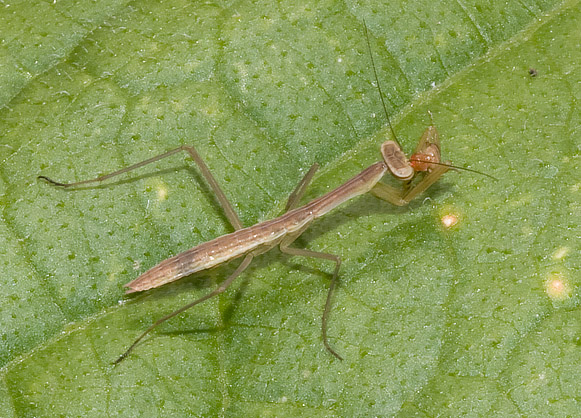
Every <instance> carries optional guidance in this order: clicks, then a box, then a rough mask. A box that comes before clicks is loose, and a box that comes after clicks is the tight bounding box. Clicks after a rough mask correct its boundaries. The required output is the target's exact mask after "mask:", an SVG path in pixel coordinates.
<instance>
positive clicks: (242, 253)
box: [39, 28, 472, 363]
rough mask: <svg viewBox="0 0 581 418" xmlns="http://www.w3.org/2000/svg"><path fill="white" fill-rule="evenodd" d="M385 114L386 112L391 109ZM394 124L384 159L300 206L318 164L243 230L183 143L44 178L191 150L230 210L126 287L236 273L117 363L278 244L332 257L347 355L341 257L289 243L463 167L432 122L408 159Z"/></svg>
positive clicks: (401, 201) (405, 197)
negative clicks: (347, 211) (318, 224)
mask: <svg viewBox="0 0 581 418" xmlns="http://www.w3.org/2000/svg"><path fill="white" fill-rule="evenodd" d="M365 32H366V35H367V28H365ZM367 42H368V47H369V52H370V54H371V47H370V46H369V38H368V37H367ZM371 60H372V64H373V71H374V74H375V79H376V81H377V83H378V84H377V86H378V89H379V94H380V96H381V100H382V102H383V95H382V93H381V89H380V87H379V82H378V78H377V73H376V71H375V64H374V63H373V56H372V55H371ZM383 106H384V109H385V103H383ZM385 113H386V116H387V110H386V111H385ZM388 123H389V117H388ZM389 126H390V129H391V131H392V134H393V136H394V140H388V141H385V142H384V143H383V144H382V145H381V153H382V155H383V161H379V162H377V163H375V164H372V165H371V166H369V167H368V168H366V169H365V170H363V171H362V172H361V173H359V174H357V175H356V176H354V177H353V178H351V179H350V180H348V181H347V182H346V183H344V184H343V185H341V186H339V187H337V188H336V189H334V190H333V191H331V192H329V193H327V194H325V195H323V196H321V197H319V198H317V199H315V200H313V201H311V202H309V203H307V204H306V205H304V206H301V207H298V204H299V201H300V199H301V197H302V196H303V194H304V192H305V190H306V188H307V186H308V184H309V183H310V181H311V180H312V178H313V176H314V174H315V172H316V170H317V169H318V165H317V164H316V163H315V164H313V166H312V167H311V168H310V170H309V171H308V172H307V174H306V175H305V176H304V178H303V179H302V180H301V181H300V182H299V184H298V185H297V187H296V188H295V190H294V191H293V193H292V194H291V195H290V197H289V199H288V202H287V205H286V208H285V213H284V214H283V215H281V216H279V217H277V218H275V219H272V220H269V221H265V222H262V223H259V224H257V225H254V226H251V227H248V228H243V226H242V222H241V221H240V219H239V217H238V215H237V214H236V212H235V211H234V209H233V207H232V205H231V204H230V202H229V201H228V199H227V198H226V195H225V194H224V192H223V191H222V189H221V188H220V186H219V184H218V182H217V181H216V179H215V178H214V176H213V175H212V173H211V172H210V170H209V169H208V167H207V166H206V164H205V163H204V161H203V160H202V158H201V157H200V155H199V154H198V153H197V151H196V150H195V148H194V147H192V146H186V145H183V146H181V147H179V148H175V149H173V150H170V151H167V152H165V153H163V154H160V155H158V156H155V157H153V158H150V159H148V160H145V161H142V162H140V163H137V164H134V165H132V166H129V167H125V168H123V169H121V170H118V171H115V172H113V173H110V174H107V175H104V176H101V177H98V178H94V179H90V180H84V181H79V182H75V183H59V182H56V181H54V180H52V179H50V178H48V177H46V176H39V178H42V179H44V180H46V181H47V182H49V183H51V184H53V185H55V186H60V187H63V188H69V187H76V186H81V185H85V184H89V183H97V182H102V181H104V180H107V179H110V178H113V177H116V176H118V175H120V174H124V173H127V172H129V171H132V170H135V169H137V168H140V167H143V166H145V165H148V164H151V163H153V162H156V161H159V160H161V159H163V158H166V157H169V156H171V155H174V154H177V153H179V152H182V151H184V152H187V153H188V154H189V155H190V156H191V157H192V158H193V160H194V161H195V163H196V164H197V166H198V168H199V169H200V171H201V173H202V175H203V176H204V178H205V179H206V181H207V182H208V183H209V185H210V187H211V188H212V190H213V192H214V193H215V194H216V197H217V199H218V201H219V202H220V205H221V206H222V208H223V209H224V211H225V213H226V217H227V218H228V220H229V222H230V223H231V224H232V226H233V228H234V229H235V231H234V232H232V233H230V234H227V235H224V236H221V237H218V238H216V239H213V240H211V241H208V242H205V243H202V244H200V245H197V246H196V247H193V248H191V249H189V250H187V251H185V252H183V253H181V254H178V255H176V256H174V257H171V258H168V259H167V260H164V261H162V262H161V263H159V264H158V265H157V266H155V267H153V268H151V269H150V270H148V271H146V272H145V273H143V274H142V275H140V276H139V277H138V278H136V279H135V280H133V281H132V282H130V283H128V284H126V285H125V287H127V288H128V289H129V290H127V293H133V292H140V291H144V290H148V289H153V288H156V287H159V286H162V285H164V284H166V283H170V282H173V281H176V280H179V279H180V278H182V277H185V276H188V275H190V274H192V273H195V272H198V271H202V270H206V269H209V268H212V267H215V266H217V265H219V264H222V263H224V262H227V261H230V260H233V259H235V258H239V257H244V258H243V260H242V262H241V263H240V264H239V265H238V267H237V268H236V269H235V271H234V272H233V273H232V274H231V275H230V276H229V277H228V278H227V279H226V280H224V282H222V284H221V285H220V286H219V287H218V288H216V289H215V290H214V291H212V292H210V293H209V294H207V295H205V296H203V297H201V298H199V299H197V300H195V301H193V302H191V303H189V304H188V305H186V306H183V307H182V308H180V309H178V310H176V311H174V312H172V313H170V314H168V315H166V316H165V317H163V318H161V319H159V320H157V321H156V322H155V323H153V324H152V325H151V326H150V327H149V328H147V329H146V330H145V331H144V332H143V333H142V334H141V335H140V336H139V337H138V338H137V339H136V340H135V341H134V343H133V344H132V345H131V346H130V347H129V348H128V349H127V350H126V351H125V353H123V354H122V355H121V356H120V357H119V358H118V359H117V360H116V361H115V363H119V362H120V361H122V360H123V359H124V358H125V357H127V355H128V354H129V353H131V351H132V350H133V349H134V348H135V346H136V345H137V344H138V343H139V342H140V341H141V340H142V339H143V337H145V336H146V335H147V334H149V332H151V331H152V330H153V329H154V328H156V327H157V326H158V325H160V324H161V323H163V322H165V321H167V320H168V319H170V318H173V317H174V316H176V315H178V314H180V313H182V312H184V311H185V310H187V309H189V308H191V307H193V306H195V305H197V304H199V303H201V302H204V301H205V300H208V299H210V298H212V297H214V296H217V295H219V294H220V293H222V292H224V291H225V290H226V289H227V288H228V287H229V286H230V285H231V284H232V282H233V281H234V280H235V279H236V278H237V277H238V276H239V275H240V274H241V273H242V272H243V271H244V270H245V269H246V268H247V267H248V266H249V265H250V263H251V261H252V259H253V258H254V257H256V256H257V255H259V254H262V253H264V252H266V251H269V250H270V249H272V248H273V247H275V246H278V247H279V248H280V250H281V252H283V253H286V254H289V255H293V256H303V257H314V258H319V259H324V260H329V261H332V262H334V263H335V270H334V272H333V276H332V279H331V283H330V286H329V291H328V293H327V299H326V302H325V307H324V311H323V316H322V337H323V343H324V345H325V347H326V349H327V350H328V351H329V352H330V353H331V354H333V355H334V356H335V357H336V358H338V359H342V357H341V356H340V355H339V354H338V353H337V352H336V351H335V350H334V349H333V348H332V347H331V345H330V344H329V341H328V338H327V320H328V317H329V312H330V307H331V297H332V294H333V291H334V289H335V287H336V284H337V277H338V273H339V267H340V265H341V259H340V258H339V257H338V256H336V255H334V254H328V253H322V252H317V251H312V250H307V249H299V248H293V247H290V245H291V244H292V243H293V242H294V241H295V240H296V239H297V238H298V237H299V236H300V235H301V234H302V233H303V232H304V231H305V229H307V228H308V226H309V225H310V224H311V222H312V221H314V220H315V219H317V218H319V217H321V216H323V215H324V214H326V213H327V212H329V211H330V210H332V209H333V208H335V207H337V206H338V205H340V204H342V203H344V202H346V201H347V200H349V199H351V198H353V197H355V196H358V195H361V194H363V193H366V192H369V191H370V192H371V193H373V194H374V195H375V196H377V197H378V198H380V199H383V200H385V201H387V202H389V203H392V204H394V205H398V206H402V205H406V204H408V203H409V202H410V201H411V200H412V199H414V198H415V197H416V196H418V195H419V194H420V193H422V192H423V191H424V190H426V189H427V188H428V187H430V186H431V185H432V184H433V183H434V182H436V181H437V180H438V179H439V178H440V177H441V176H442V175H443V174H444V173H446V172H447V171H448V170H450V169H451V168H458V167H453V166H451V165H449V163H442V162H441V159H440V142H439V137H438V132H437V130H436V128H435V126H434V125H433V124H432V125H431V126H430V127H428V129H426V131H425V132H424V134H423V135H422V137H421V139H420V141H419V143H418V145H417V147H416V150H415V152H414V154H413V155H412V157H411V158H410V159H408V158H407V157H406V155H405V154H404V152H403V151H402V149H401V147H400V145H399V144H398V143H397V141H396V140H395V134H394V133H393V129H392V128H391V123H389ZM470 171H472V170H470ZM388 172H389V173H391V174H392V175H393V176H394V177H395V178H396V179H398V180H400V181H401V182H402V183H403V186H402V188H401V189H398V188H395V187H392V186H389V185H387V184H384V183H382V182H381V181H380V179H381V178H382V177H383V176H384V175H385V174H387V173H388ZM418 174H421V176H420V177H421V179H420V180H419V181H414V178H415V177H416V175H418Z"/></svg>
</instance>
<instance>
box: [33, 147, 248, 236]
mask: <svg viewBox="0 0 581 418" xmlns="http://www.w3.org/2000/svg"><path fill="white" fill-rule="evenodd" d="M181 151H185V152H187V153H188V154H190V156H191V157H192V158H193V160H194V162H195V163H196V164H197V166H198V168H199V169H200V172H201V173H202V175H203V176H204V178H205V179H206V181H207V182H208V184H209V185H210V187H211V188H212V191H213V192H214V194H215V195H216V198H217V199H218V201H219V202H220V206H222V209H223V210H224V212H225V214H226V217H227V218H228V221H229V222H230V224H231V225H232V226H233V227H234V229H242V228H243V226H242V222H241V221H240V218H239V217H238V215H237V214H236V212H235V211H234V208H233V207H232V204H231V203H230V201H229V200H228V198H227V197H226V195H225V194H224V192H223V191H222V188H221V187H220V185H219V184H218V182H217V181H216V179H215V178H214V176H213V175H212V172H211V171H210V169H209V168H208V166H207V165H206V163H205V162H204V160H203V159H202V157H200V154H198V152H197V151H196V149H195V148H194V147H193V146H191V145H182V146H181V147H178V148H174V149H172V150H169V151H167V152H164V153H163V154H159V155H156V156H155V157H151V158H148V159H147V160H144V161H141V162H139V163H137V164H133V165H130V166H129V167H125V168H122V169H121V170H117V171H114V172H113V173H109V174H105V175H103V176H100V177H97V178H94V179H89V180H82V181H77V182H74V183H60V182H58V181H55V180H53V179H51V178H49V177H46V176H38V178H39V179H43V180H45V181H47V182H48V183H50V184H52V185H53V186H58V187H62V188H64V189H68V188H71V187H77V186H82V185H85V184H91V183H100V182H102V181H105V180H108V179H110V178H113V177H117V176H119V175H121V174H124V173H128V172H130V171H133V170H136V169H138V168H140V167H143V166H146V165H148V164H151V163H154V162H156V161H159V160H162V159H164V158H167V157H169V156H172V155H174V154H177V153H178V152H181Z"/></svg>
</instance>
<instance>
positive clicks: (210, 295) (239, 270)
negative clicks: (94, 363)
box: [114, 253, 254, 364]
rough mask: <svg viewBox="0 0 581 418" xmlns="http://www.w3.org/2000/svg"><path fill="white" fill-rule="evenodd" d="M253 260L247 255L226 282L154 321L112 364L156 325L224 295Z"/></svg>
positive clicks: (119, 360)
mask: <svg viewBox="0 0 581 418" xmlns="http://www.w3.org/2000/svg"><path fill="white" fill-rule="evenodd" d="M253 258H254V255H253V254H252V253H250V254H247V255H246V257H244V260H242V263H240V264H239V265H238V267H237V268H236V270H234V273H232V274H231V275H230V276H229V277H228V278H227V279H226V280H224V282H223V283H222V284H221V285H220V286H219V287H217V288H216V289H215V290H214V291H212V292H210V293H208V294H207V295H205V296H202V297H201V298H199V299H196V300H195V301H193V302H191V303H188V304H187V305H185V306H182V307H181V308H179V309H177V310H175V311H173V312H172V313H170V314H168V315H166V316H164V317H163V318H160V319H158V320H157V321H155V322H154V323H153V324H152V325H150V326H149V328H147V329H146V330H145V331H144V332H143V333H142V334H141V335H140V336H139V337H137V339H136V340H135V341H134V342H133V344H131V346H130V347H129V348H128V349H127V350H126V351H125V352H124V353H123V354H121V356H119V358H118V359H117V360H115V362H114V364H118V363H120V362H121V361H123V359H125V357H127V356H128V355H129V353H131V352H132V351H133V349H134V348H135V347H136V346H137V344H139V341H141V340H142V339H143V337H145V336H146V335H147V334H149V333H150V332H151V331H153V330H154V328H157V326H158V325H161V324H163V323H164V322H165V321H167V320H168V319H171V318H173V317H174V316H176V315H179V314H181V313H182V312H184V311H187V310H188V309H190V308H193V307H194V306H196V305H198V304H200V303H202V302H204V301H206V300H208V299H211V298H213V297H214V296H217V295H219V294H220V293H224V291H225V290H226V289H228V287H230V285H231V284H232V283H233V282H234V280H236V278H237V277H238V276H240V275H241V274H242V272H243V271H244V270H246V268H247V267H248V266H249V265H250V263H251V262H252V259H253Z"/></svg>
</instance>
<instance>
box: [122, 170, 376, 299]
mask: <svg viewBox="0 0 581 418" xmlns="http://www.w3.org/2000/svg"><path fill="white" fill-rule="evenodd" d="M386 171H387V166H386V164H385V163H384V162H378V163H375V164H373V165H372V166H370V167H368V168H366V169H365V170H363V171H362V172H361V173H359V174H358V175H356V176H355V177H353V178H351V179H350V180H348V181H347V182H346V183H345V184H343V185H341V186H339V187H337V188H336V189H334V190H332V191H331V192H329V193H327V194H325V195H323V196H321V197H319V198H318V199H315V200H313V201H311V202H309V203H307V204H306V205H304V206H302V207H300V208H297V209H294V210H291V211H290V212H287V213H285V214H283V215H281V216H279V217H278V218H275V219H272V220H269V221H265V222H262V223H259V224H256V225H254V226H251V227H249V228H244V229H239V230H238V231H235V232H232V233H230V234H227V235H223V236H221V237H218V238H215V239H213V240H211V241H208V242H205V243H203V244H200V245H198V246H196V247H193V248H191V249H189V250H187V251H184V252H183V253H180V254H178V255H176V256H174V257H171V258H168V259H167V260H164V261H162V262H161V263H159V264H158V265H157V266H155V267H153V268H151V269H150V270H148V271H146V272H145V273H143V274H142V275H141V276H139V277H138V278H137V279H135V280H133V281H132V282H130V283H128V284H126V285H125V287H127V288H129V290H128V291H127V293H133V292H140V291H143V290H148V289H153V288H155V287H159V286H161V285H164V284H166V283H170V282H173V281H176V280H178V279H180V278H182V277H185V276H188V275H190V274H192V273H195V272H198V271H202V270H206V269H209V268H212V267H215V266H217V265H219V264H221V263H224V262H226V261H230V260H233V259H235V258H238V257H241V256H243V255H244V254H247V253H249V252H255V253H256V254H260V253H262V252H265V251H268V250H269V249H271V248H272V247H274V246H276V245H278V244H279V243H280V242H281V241H282V239H283V238H284V237H286V236H288V235H289V234H292V233H293V232H298V231H302V230H304V228H306V226H307V225H308V224H309V223H310V222H312V221H313V220H314V219H316V218H318V217H320V216H322V215H324V214H326V213H327V212H329V211H330V210H332V209H334V208H335V207H337V206H338V205H340V204H341V203H343V202H345V201H347V200H349V199H351V198H353V197H355V196H358V195H360V194H363V193H366V192H368V191H369V190H371V188H372V187H373V186H374V185H375V184H376V183H377V182H378V181H379V180H380V179H381V177H383V175H384V174H385V173H386Z"/></svg>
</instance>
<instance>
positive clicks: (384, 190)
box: [371, 165, 450, 206]
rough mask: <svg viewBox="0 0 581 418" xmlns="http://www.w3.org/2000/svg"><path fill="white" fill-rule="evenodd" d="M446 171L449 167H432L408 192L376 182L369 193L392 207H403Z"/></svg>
mask: <svg viewBox="0 0 581 418" xmlns="http://www.w3.org/2000/svg"><path fill="white" fill-rule="evenodd" d="M448 170H450V167H448V166H446V165H437V166H434V168H433V169H432V171H431V172H430V173H428V174H426V175H425V176H424V178H423V179H422V180H420V182H419V183H418V184H416V185H415V186H413V187H412V188H410V189H409V190H406V189H405V188H404V189H403V190H401V189H397V188H395V187H392V186H388V185H387V184H385V183H382V182H378V183H377V184H376V185H375V186H373V189H371V193H372V194H373V195H374V196H376V197H378V198H380V199H382V200H385V201H387V202H389V203H391V204H392V205H396V206H405V205H407V204H408V203H410V201H411V200H412V199H414V198H415V197H416V196H418V195H419V194H420V193H422V192H423V191H425V190H426V189H427V188H428V187H430V186H431V185H432V184H434V183H435V182H436V181H438V179H439V178H440V177H442V175H443V174H444V173H445V172H446V171H448Z"/></svg>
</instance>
